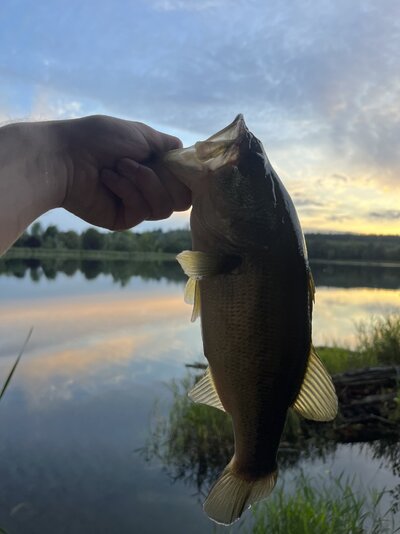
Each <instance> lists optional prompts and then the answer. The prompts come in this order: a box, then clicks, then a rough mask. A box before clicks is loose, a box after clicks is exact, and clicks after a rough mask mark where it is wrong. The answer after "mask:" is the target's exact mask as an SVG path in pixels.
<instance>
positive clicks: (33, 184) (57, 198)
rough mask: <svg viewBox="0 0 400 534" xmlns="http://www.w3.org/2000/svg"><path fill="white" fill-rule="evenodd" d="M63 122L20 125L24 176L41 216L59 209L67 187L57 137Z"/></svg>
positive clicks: (62, 151)
mask: <svg viewBox="0 0 400 534" xmlns="http://www.w3.org/2000/svg"><path fill="white" fill-rule="evenodd" d="M62 122H64V121H48V122H32V123H21V124H20V125H17V126H19V127H20V132H19V136H20V141H21V142H22V143H23V148H22V150H23V151H24V147H25V152H26V167H25V177H26V182H27V184H28V187H29V188H31V189H32V194H33V196H34V198H35V199H36V203H37V207H38V209H39V210H40V212H41V214H42V213H45V212H46V211H48V210H50V209H53V208H58V207H60V206H62V204H63V201H64V198H65V194H66V187H67V169H66V161H65V150H64V148H63V146H62V140H61V135H60V130H61V129H62V127H60V125H61V123H62Z"/></svg>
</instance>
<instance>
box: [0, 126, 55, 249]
mask: <svg viewBox="0 0 400 534" xmlns="http://www.w3.org/2000/svg"><path fill="white" fill-rule="evenodd" d="M56 132H57V126H56V123H51V122H42V123H39V122H38V123H16V124H10V125H7V126H3V127H2V128H0V254H2V253H3V252H5V251H6V250H7V248H8V247H9V246H11V245H12V244H13V243H14V241H15V240H16V239H17V238H18V237H19V235H20V234H21V233H22V232H23V231H24V230H25V229H26V228H27V227H28V226H29V225H30V224H31V223H32V222H33V221H34V220H35V219H36V218H37V217H39V216H40V215H42V214H43V213H45V212H46V211H48V210H49V209H52V208H55V207H57V206H59V205H61V203H62V201H63V195H65V186H64V184H63V176H62V174H63V169H62V168H60V167H62V163H61V162H62V158H60V157H59V156H58V154H57V152H58V151H59V148H58V140H57V135H56Z"/></svg>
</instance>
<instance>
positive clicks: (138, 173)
mask: <svg viewBox="0 0 400 534" xmlns="http://www.w3.org/2000/svg"><path fill="white" fill-rule="evenodd" d="M117 172H118V173H119V174H121V175H122V176H123V177H125V178H127V179H128V180H130V181H132V183H134V184H135V186H136V188H137V189H138V190H139V191H140V193H141V194H142V196H143V198H144V199H145V200H146V202H147V204H148V205H149V206H150V209H151V213H150V215H149V217H148V218H151V219H166V218H168V217H169V216H170V215H171V214H172V212H173V210H174V205H173V201H172V199H171V197H170V195H169V193H168V190H167V189H166V188H165V187H164V185H163V184H162V182H161V181H160V179H159V178H158V176H157V175H156V174H155V172H154V171H153V170H152V169H150V168H149V167H147V166H145V165H140V164H139V163H137V162H136V161H133V160H131V159H127V158H124V159H122V160H120V161H119V162H118V163H117Z"/></svg>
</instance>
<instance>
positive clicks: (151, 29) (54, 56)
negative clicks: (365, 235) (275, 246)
mask: <svg viewBox="0 0 400 534" xmlns="http://www.w3.org/2000/svg"><path fill="white" fill-rule="evenodd" d="M93 5H94V4H93V3H92V2H79V0H68V1H67V0H57V2H54V3H49V2H48V1H45V0H38V2H35V3H34V4H32V5H31V4H29V3H26V5H25V6H24V10H23V12H22V10H21V7H20V4H18V3H15V2H12V0H3V3H2V10H3V12H5V13H6V14H7V15H8V18H9V19H10V20H18V21H19V24H18V28H14V27H11V25H7V24H5V23H4V22H0V77H1V79H2V82H3V83H2V99H3V100H4V101H6V103H7V106H9V109H13V110H14V115H15V114H16V113H20V114H21V110H22V114H25V115H26V114H27V113H30V114H31V115H32V116H36V115H35V114H37V113H39V114H43V115H46V114H47V115H48V116H49V117H68V116H75V115H77V114H87V113H92V112H101V113H110V114H116V115H119V116H123V117H126V118H132V119H136V120H142V121H144V122H148V123H150V124H151V125H153V126H155V127H158V128H162V129H164V130H171V131H172V130H174V131H178V130H180V131H182V132H184V131H188V132H192V134H193V132H195V135H196V136H197V138H198V139H201V138H205V137H207V136H209V135H210V134H212V133H214V132H215V131H217V130H218V129H220V128H221V127H223V126H225V125H226V124H228V123H229V122H230V121H231V120H232V119H233V118H234V116H235V115H236V114H237V113H238V112H242V113H244V114H245V118H246V120H247V122H248V125H249V127H250V129H252V131H254V133H255V134H256V135H257V136H258V137H259V138H260V139H261V140H262V141H263V143H264V144H265V146H266V149H267V152H268V154H269V155H270V156H271V160H272V161H273V162H276V163H277V164H278V165H279V167H280V168H279V171H281V170H282V173H281V172H280V174H283V177H284V179H285V184H287V185H288V186H289V187H288V188H289V189H291V190H292V191H304V192H305V193H304V198H303V199H302V198H301V197H298V202H297V204H298V205H299V206H300V207H302V206H304V207H305V208H307V209H311V208H312V207H314V208H315V209H316V210H317V208H319V207H322V205H323V207H324V208H326V209H327V210H336V211H332V212H330V214H331V215H332V214H333V215H335V216H336V217H338V215H337V213H343V214H346V213H353V211H352V210H351V209H350V207H349V206H348V204H349V203H350V196H351V195H354V194H355V193H357V194H358V195H361V197H360V199H359V198H356V197H353V198H352V199H351V202H352V209H353V210H354V212H357V210H361V211H359V212H358V214H359V217H360V218H361V217H363V221H364V223H365V221H367V220H368V219H369V223H368V224H371V218H368V216H367V215H366V213H368V212H370V211H371V207H370V206H372V205H373V206H374V211H376V212H378V211H379V212H381V211H382V210H385V209H389V208H388V206H390V205H393V201H394V199H396V198H399V196H400V151H399V150H398V142H397V140H398V139H399V138H400V110H399V109H400V108H399V107H398V102H399V95H400V74H399V73H400V56H399V54H398V41H399V26H398V22H397V21H398V20H399V19H400V4H399V3H398V2H397V1H396V0H387V1H386V2H385V8H384V9H383V8H382V6H380V5H379V6H378V5H377V4H376V2H374V1H373V0H365V1H361V0H355V1H354V2H348V1H347V0H337V1H336V2H330V1H328V0H322V1H321V2H318V3H315V2H314V3H311V2H309V1H308V0H293V1H290V2H286V3H283V2H280V1H278V0H271V1H270V2H268V3H265V2H263V1H262V0H247V1H246V2H244V1H242V0H237V1H235V2H234V1H230V0H203V1H200V0H199V1H197V2H196V1H195V0H186V1H185V0H138V1H136V2H132V1H130V0H121V2H120V3H119V7H118V9H115V7H114V6H113V5H112V4H111V3H109V2H107V1H106V0H99V2H96V8H95V11H94V10H93ZM3 20H6V19H3ZM60 36H62V38H61V37H60ZM16 88H17V89H16ZM0 107H4V106H3V105H2V102H0ZM374 188H375V189H374ZM384 188H387V193H385V195H383V193H382V192H383V191H384ZM381 193H382V194H381ZM391 195H392V196H393V198H392V201H391V203H390V204H389V201H390V197H391ZM377 196H378V197H379V205H375V204H373V202H374V199H375V197H377ZM367 199H368V200H367ZM320 204H321V205H320ZM366 204H369V206H367V205H366ZM394 205H396V204H394ZM380 221H383V219H382V218H379V217H375V218H373V222H375V224H377V225H378V223H379V224H380ZM328 222H329V221H328ZM330 222H331V223H332V222H333V221H332V220H331V221H330ZM325 223H326V220H325V221H324V220H322V219H321V224H324V225H325ZM310 224H311V222H310ZM312 224H314V222H312ZM360 225H361V219H360ZM324 227H325V226H324ZM377 228H378V226H377ZM379 228H380V227H379Z"/></svg>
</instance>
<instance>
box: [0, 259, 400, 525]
mask: <svg viewBox="0 0 400 534" xmlns="http://www.w3.org/2000/svg"><path fill="white" fill-rule="evenodd" d="M313 270H314V276H315V280H316V284H317V301H316V306H315V312H314V313H315V315H314V341H315V344H317V345H320V344H330V343H333V342H336V343H339V344H341V345H343V344H346V345H348V346H351V345H354V342H355V337H354V323H355V322H356V321H359V320H362V319H368V318H369V317H370V316H371V315H372V314H382V313H387V312H392V311H397V312H400V296H399V294H400V293H399V287H400V282H399V280H400V276H399V274H400V270H398V269H397V270H396V269H383V268H372V269H361V268H360V267H352V268H351V267H340V266H327V265H325V266H324V265H318V266H315V267H314V269H313ZM0 272H1V276H0V294H1V302H0V382H1V381H2V377H5V376H6V373H7V370H8V369H9V368H10V366H11V365H12V363H13V361H14V359H15V356H16V354H17V353H18V351H19V349H20V347H21V345H22V343H23V340H24V338H25V336H26V334H27V332H28V330H29V328H30V327H31V326H33V327H34V333H33V336H32V339H31V342H30V343H29V347H28V348H27V350H26V353H25V354H24V357H23V359H22V361H21V364H20V366H19V368H18V372H17V373H16V374H15V376H14V378H13V381H12V383H11V385H10V387H9V390H8V391H7V394H6V396H5V397H4V399H3V401H2V403H1V406H0V480H1V485H0V526H3V527H4V528H7V529H8V531H9V533H10V534H19V533H21V534H26V533H27V534H36V533H40V534H47V533H49V534H50V533H51V534H54V533H57V534H62V533H73V534H81V533H85V534H86V533H88V532H96V533H108V532H110V533H111V532H112V533H114V532H118V533H119V534H125V533H132V532H138V533H154V532H157V533H158V532H163V533H174V534H175V533H181V532H182V533H187V532H190V533H197V532H198V533H206V532H215V530H216V529H217V530H218V531H219V530H220V529H219V527H218V528H217V527H214V526H213V524H212V523H210V522H209V520H208V519H207V518H206V517H205V516H204V514H203V512H202V509H201V504H200V503H201V500H202V497H201V496H199V495H196V488H195V487H194V486H191V485H190V484H185V483H184V482H183V481H182V480H175V481H173V476H172V475H173V474H172V473H171V472H170V471H169V470H168V467H166V466H165V465H162V462H160V461H157V460H153V461H151V462H146V461H145V459H144V457H143V455H140V454H138V452H137V449H139V448H141V447H143V445H144V444H145V442H146V439H147V438H148V435H149V426H150V423H151V420H152V413H153V409H154V403H155V401H158V405H159V407H160V410H161V412H162V413H167V412H168V407H169V405H170V404H171V402H172V398H171V394H170V391H169V390H168V388H167V387H166V384H168V383H170V381H171V380H173V379H178V380H179V379H180V378H182V377H184V376H185V375H186V374H187V372H188V371H187V369H186V368H185V363H192V362H194V361H199V360H201V358H202V356H201V354H202V348H201V347H202V344H201V336H200V330H199V324H198V323H195V324H191V323H190V320H189V318H190V308H189V307H188V306H187V305H185V304H184V303H183V298H182V293H183V287H184V277H183V276H182V275H181V273H180V271H179V268H177V267H176V266H175V265H174V264H169V263H168V264H162V263H159V264H154V263H152V264H148V265H146V264H145V263H143V264H138V263H137V264H133V263H131V264H129V263H126V262H119V263H118V265H117V266H116V265H114V267H113V266H112V265H110V264H108V263H106V262H86V263H85V264H84V265H82V264H80V263H78V262H74V261H71V260H70V261H69V263H68V262H67V263H66V264H65V262H64V263H63V262H61V263H60V262H58V264H57V263H55V262H54V261H53V262H51V261H48V262H47V264H44V265H43V264H41V263H40V262H38V261H36V260H35V261H33V262H32V261H30V262H23V261H21V260H14V262H12V261H11V262H10V261H9V262H8V263H7V264H5V262H4V260H3V263H2V265H1V269H0ZM324 456H325V457H321V455H319V456H317V457H314V458H311V459H309V460H308V461H307V460H302V467H303V468H304V469H305V470H307V471H309V472H310V473H316V472H324V470H325V471H329V472H332V473H340V472H342V471H345V472H346V473H348V474H352V473H355V474H356V475H357V477H358V478H357V480H358V481H359V483H360V484H361V485H364V486H368V487H370V486H374V487H375V486H376V487H377V488H382V487H388V488H392V487H394V486H396V484H399V483H400V480H399V473H398V471H397V472H396V469H395V468H394V466H393V461H391V460H390V458H389V459H388V456H387V455H386V456H385V455H384V454H377V453H376V447H375V448H374V445H359V444H355V445H353V446H349V445H341V446H338V447H336V448H335V450H333V451H327V453H326V455H324ZM290 473H291V470H290V469H288V470H287V472H286V475H285V474H283V476H287V477H288V478H290ZM237 528H238V527H235V528H234V530H235V531H236V530H237ZM221 530H222V531H223V529H221ZM225 531H226V530H225Z"/></svg>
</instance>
